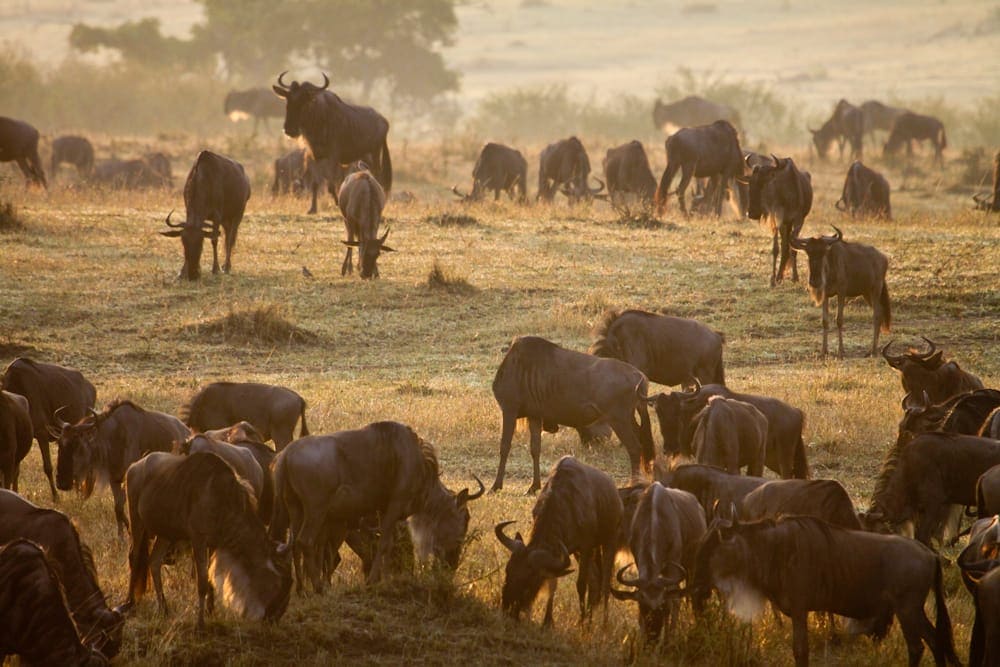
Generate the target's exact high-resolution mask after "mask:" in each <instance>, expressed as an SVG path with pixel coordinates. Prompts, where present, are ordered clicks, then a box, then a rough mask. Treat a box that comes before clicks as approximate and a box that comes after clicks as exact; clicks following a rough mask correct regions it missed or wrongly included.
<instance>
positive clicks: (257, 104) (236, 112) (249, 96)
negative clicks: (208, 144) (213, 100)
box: [222, 88, 285, 134]
mask: <svg viewBox="0 0 1000 667" xmlns="http://www.w3.org/2000/svg"><path fill="white" fill-rule="evenodd" d="M222 110H223V113H225V114H226V115H227V116H229V120H231V121H233V122H236V121H239V120H243V119H245V118H246V117H247V116H250V117H252V118H253V133H254V134H257V124H258V123H259V122H260V121H262V120H263V121H264V126H265V127H267V119H268V118H282V117H283V116H284V115H285V105H284V104H282V103H281V101H280V100H279V99H278V98H276V97H275V96H274V94H273V93H272V92H271V91H270V90H268V89H267V88H250V89H247V90H231V91H229V93H228V94H227V95H226V99H225V101H224V102H223V105H222Z"/></svg>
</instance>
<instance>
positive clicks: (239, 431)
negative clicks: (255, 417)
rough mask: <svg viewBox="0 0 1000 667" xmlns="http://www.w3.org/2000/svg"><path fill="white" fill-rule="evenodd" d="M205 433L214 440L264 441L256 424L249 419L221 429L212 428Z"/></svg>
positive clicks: (230, 441) (234, 442) (232, 441)
mask: <svg viewBox="0 0 1000 667" xmlns="http://www.w3.org/2000/svg"><path fill="white" fill-rule="evenodd" d="M204 435H206V436H208V437H209V438H212V439H213V440H221V441H223V442H228V443H230V444H234V445H235V444H236V443H239V442H245V441H250V442H260V443H263V442H264V439H265V438H264V436H262V435H261V434H260V432H259V431H258V430H257V429H256V428H254V425H253V424H251V423H250V422H248V421H239V422H236V423H235V424H233V425H232V426H227V427H224V428H219V429H210V430H208V431H205V433H204Z"/></svg>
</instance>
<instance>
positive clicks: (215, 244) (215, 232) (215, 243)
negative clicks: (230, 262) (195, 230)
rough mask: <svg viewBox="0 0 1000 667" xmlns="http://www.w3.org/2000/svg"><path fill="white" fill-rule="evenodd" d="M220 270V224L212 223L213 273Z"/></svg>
mask: <svg viewBox="0 0 1000 667" xmlns="http://www.w3.org/2000/svg"><path fill="white" fill-rule="evenodd" d="M218 272H219V224H218V223H216V222H213V223H212V273H213V274H216V273H218Z"/></svg>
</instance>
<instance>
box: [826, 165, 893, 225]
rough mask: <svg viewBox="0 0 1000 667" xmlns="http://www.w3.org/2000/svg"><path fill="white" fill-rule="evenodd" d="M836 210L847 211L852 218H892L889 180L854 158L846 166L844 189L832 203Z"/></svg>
mask: <svg viewBox="0 0 1000 667" xmlns="http://www.w3.org/2000/svg"><path fill="white" fill-rule="evenodd" d="M834 206H836V207H837V210H838V211H844V212H849V213H850V214H851V217H852V218H859V217H860V218H867V217H873V218H885V219H886V220H892V205H891V204H890V203H889V181H887V180H886V178H885V176H883V175H882V174H880V173H878V172H877V171H875V170H874V169H871V168H869V167H866V166H865V165H863V164H861V162H860V160H855V161H854V162H853V163H851V166H850V167H848V168H847V176H846V177H845V178H844V190H843V192H842V193H841V195H840V199H838V200H837V202H836V203H835V204H834Z"/></svg>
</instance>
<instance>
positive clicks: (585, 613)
mask: <svg viewBox="0 0 1000 667" xmlns="http://www.w3.org/2000/svg"><path fill="white" fill-rule="evenodd" d="M576 561H577V564H578V565H579V567H580V571H579V573H578V574H577V577H576V597H577V599H578V600H579V601H580V622H581V623H583V621H585V620H587V619H588V618H589V617H590V613H591V611H592V610H593V607H594V597H593V590H591V595H590V598H589V599H588V597H587V590H588V589H590V583H591V582H590V579H591V576H592V574H593V573H592V572H591V568H592V567H593V566H594V550H593V549H584V550H582V551H581V552H580V555H579V556H578V557H577V559H576Z"/></svg>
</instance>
